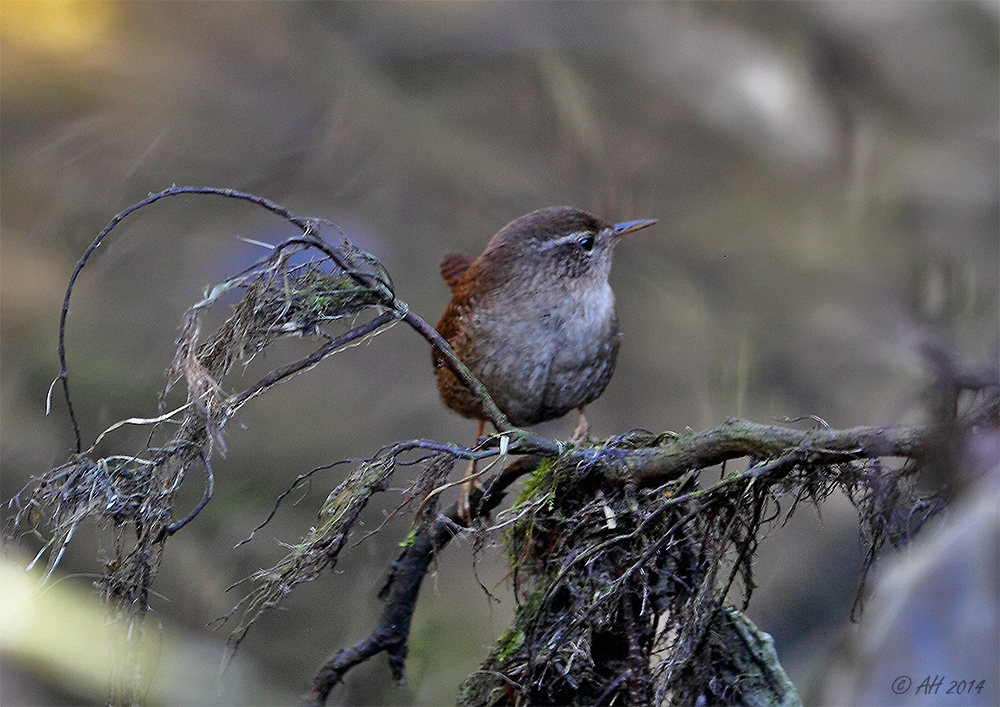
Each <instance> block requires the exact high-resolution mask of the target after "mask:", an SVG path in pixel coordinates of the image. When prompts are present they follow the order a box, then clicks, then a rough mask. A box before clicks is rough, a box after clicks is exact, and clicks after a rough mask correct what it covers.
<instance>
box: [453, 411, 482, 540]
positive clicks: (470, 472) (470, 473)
mask: <svg viewBox="0 0 1000 707" xmlns="http://www.w3.org/2000/svg"><path fill="white" fill-rule="evenodd" d="M485 427H486V420H480V421H479V429H478V430H477V431H476V442H477V443H478V442H479V438H480V437H482V436H483V430H484V429H485ZM475 476H476V460H475V459H472V460H470V461H469V467H468V468H467V469H466V470H465V481H463V482H462V485H461V486H459V488H458V517H459V518H460V519H461V520H462V522H463V523H465V524H466V525H472V506H471V505H470V503H469V496H470V495H471V494H472V490H473V489H476V490H477V491H482V490H483V487H482V486H481V485H480V483H479V479H477V478H475Z"/></svg>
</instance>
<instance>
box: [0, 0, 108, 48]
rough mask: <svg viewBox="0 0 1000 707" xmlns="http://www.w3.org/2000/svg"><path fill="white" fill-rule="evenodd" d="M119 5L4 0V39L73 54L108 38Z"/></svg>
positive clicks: (0, 28) (0, 20) (0, 27)
mask: <svg viewBox="0 0 1000 707" xmlns="http://www.w3.org/2000/svg"><path fill="white" fill-rule="evenodd" d="M117 12H118V5H117V3H114V2H106V1H105V0H2V2H0V34H2V36H3V40H4V41H10V42H16V43H17V44H19V45H21V46H22V48H25V49H32V50H35V51H40V52H45V53H51V54H72V53H76V52H79V51H81V50H84V49H88V48H90V47H92V46H94V45H95V44H97V43H98V42H100V41H101V40H103V39H105V38H106V37H107V36H108V34H109V33H110V31H111V28H112V25H113V23H114V20H115V16H116V15H117Z"/></svg>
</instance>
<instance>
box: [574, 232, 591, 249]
mask: <svg viewBox="0 0 1000 707" xmlns="http://www.w3.org/2000/svg"><path fill="white" fill-rule="evenodd" d="M576 242H577V244H578V245H579V246H580V247H581V248H583V249H584V250H593V249H594V237H593V236H592V235H589V234H588V235H585V236H580V237H579V238H578V239H577V240H576Z"/></svg>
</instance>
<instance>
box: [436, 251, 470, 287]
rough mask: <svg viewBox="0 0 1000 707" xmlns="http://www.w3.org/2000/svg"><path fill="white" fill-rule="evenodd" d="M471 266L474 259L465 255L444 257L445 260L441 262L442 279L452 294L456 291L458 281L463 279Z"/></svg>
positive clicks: (458, 254) (452, 254) (457, 254)
mask: <svg viewBox="0 0 1000 707" xmlns="http://www.w3.org/2000/svg"><path fill="white" fill-rule="evenodd" d="M470 265H472V258H470V257H469V256H468V255H466V254H465V253H457V252H456V253H448V255H446V256H444V260H442V261H441V277H443V278H444V281H445V282H446V283H448V287H449V288H450V289H451V291H452V292H454V291H455V286H456V285H458V281H459V280H461V279H462V276H463V275H464V274H465V271H466V270H468V269H469V266H470Z"/></svg>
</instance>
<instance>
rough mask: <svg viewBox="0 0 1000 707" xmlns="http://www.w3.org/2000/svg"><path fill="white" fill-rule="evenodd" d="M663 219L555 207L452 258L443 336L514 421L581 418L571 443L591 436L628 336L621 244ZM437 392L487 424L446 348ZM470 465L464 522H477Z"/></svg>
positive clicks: (462, 503)
mask: <svg viewBox="0 0 1000 707" xmlns="http://www.w3.org/2000/svg"><path fill="white" fill-rule="evenodd" d="M654 223H657V221H656V219H642V220H638V221H625V222H622V223H610V222H608V221H605V220H603V219H601V218H598V217H597V216H594V215H593V214H590V213H588V212H586V211H583V210H582V209H578V208H574V207H571V206H549V207H546V208H542V209H538V210H536V211H532V212H531V213H529V214H525V215H524V216H521V217H519V218H516V219H514V220H513V221H511V222H510V223H508V224H507V225H506V226H504V227H503V228H501V229H500V230H499V231H498V232H497V233H496V235H494V236H493V237H492V238H491V239H490V241H489V243H487V245H486V249H485V250H484V251H483V253H482V254H481V255H480V256H479V257H478V258H475V259H473V258H471V257H469V256H468V255H466V254H464V253H449V254H448V255H446V256H445V257H444V259H443V260H442V262H441V267H440V270H441V275H442V277H443V278H444V281H445V282H446V283H447V285H448V287H449V288H450V290H451V301H450V302H449V303H448V306H447V308H446V309H445V312H444V314H443V315H442V317H441V319H440V321H439V322H438V324H437V327H436V328H437V331H438V333H440V334H441V336H442V337H443V338H444V339H445V340H446V341H447V342H448V343H449V344H450V345H451V348H452V349H453V350H454V351H455V353H456V354H457V355H458V357H459V358H460V359H461V360H462V361H463V363H465V365H466V366H467V367H468V368H469V370H470V371H471V372H472V373H473V375H475V376H476V378H478V379H479V380H480V381H481V382H482V383H483V385H484V386H485V387H486V390H487V391H488V392H489V394H490V397H491V398H493V400H494V402H495V403H496V404H497V407H499V408H500V410H501V411H502V412H503V413H504V414H505V415H506V416H507V419H508V420H509V421H510V423H511V424H513V425H515V426H517V427H528V426H531V425H535V424H538V423H541V422H545V421H547V420H553V419H556V418H559V417H562V416H564V415H565V414H567V413H568V412H570V411H572V410H576V411H577V413H578V419H577V424H576V427H575V429H574V431H573V435H572V437H571V440H572V441H573V442H576V443H582V442H584V441H586V440H587V439H588V438H589V425H588V423H587V419H586V416H585V414H584V406H586V405H587V404H589V403H591V402H593V401H594V400H596V399H597V398H598V397H600V395H601V394H602V393H603V392H604V390H605V388H607V385H608V382H609V381H610V380H611V375H612V373H613V372H614V369H615V361H616V359H617V356H618V348H619V344H620V342H621V335H620V333H619V330H618V315H617V311H616V309H615V295H614V292H613V291H612V289H611V285H610V283H609V282H608V275H609V273H610V272H611V261H612V254H613V251H614V248H615V246H616V245H617V243H618V242H619V240H620V239H621V238H622V237H623V236H625V235H627V234H629V233H634V232H635V231H638V230H640V229H643V228H647V227H648V226H652V225H653V224H654ZM433 364H434V369H435V375H436V378H437V388H438V394H439V395H440V397H441V400H442V401H443V402H444V404H445V405H446V406H448V407H449V408H451V409H452V410H454V411H455V412H457V413H459V414H460V415H462V416H464V417H467V418H472V419H474V420H478V422H479V429H478V433H477V435H476V437H477V439H478V438H479V437H481V436H482V434H483V430H484V427H485V422H486V415H485V413H484V412H483V410H482V409H481V407H480V406H479V404H478V403H477V402H476V400H475V398H474V397H473V396H472V395H471V394H470V393H469V391H468V390H467V389H466V387H465V386H464V385H463V384H462V383H461V382H460V381H459V380H458V378H456V377H455V374H454V373H452V371H451V369H450V368H449V367H448V366H447V365H446V364H445V361H444V358H443V357H442V356H441V354H440V353H439V352H437V351H435V352H434V354H433ZM474 474H475V463H474V462H473V463H472V464H470V467H469V470H468V472H467V473H466V477H465V482H464V483H463V484H462V487H461V494H460V498H459V515H460V517H461V519H462V520H463V521H466V522H468V521H470V520H471V511H470V508H469V494H470V492H471V490H472V488H473V483H474V479H472V480H470V477H474Z"/></svg>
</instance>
